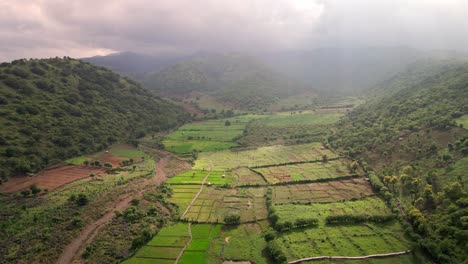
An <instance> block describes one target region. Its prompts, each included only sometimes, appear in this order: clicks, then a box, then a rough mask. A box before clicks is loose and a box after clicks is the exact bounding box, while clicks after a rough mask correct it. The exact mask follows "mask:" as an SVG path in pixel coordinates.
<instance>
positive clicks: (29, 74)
mask: <svg viewBox="0 0 468 264" xmlns="http://www.w3.org/2000/svg"><path fill="white" fill-rule="evenodd" d="M0 106H1V110H0V176H1V177H7V176H11V175H16V174H22V173H27V172H36V171H37V170H39V169H41V168H43V167H45V166H47V165H48V164H52V163H56V162H58V161H62V160H64V159H66V158H69V157H73V156H78V155H80V154H83V153H90V152H94V151H98V150H101V149H103V148H105V147H106V146H108V145H110V144H112V143H116V142H122V141H127V140H128V139H131V138H138V137H142V136H144V135H145V134H146V133H148V132H150V131H151V132H154V131H161V130H164V129H168V128H171V127H174V126H176V125H177V124H179V123H181V122H182V121H183V119H184V118H185V116H184V115H183V114H182V112H181V110H180V109H179V108H178V107H176V106H174V105H172V104H170V103H168V102H166V101H164V100H162V99H161V98H158V97H154V96H152V95H151V94H150V93H149V92H148V91H146V90H145V89H143V88H141V87H140V86H139V85H138V84H136V83H135V82H133V81H132V80H130V79H126V78H122V77H120V76H119V75H117V74H115V73H113V72H111V71H109V70H106V69H104V68H98V67H95V66H92V65H91V64H88V63H84V62H81V61H79V60H74V59H70V58H63V59H59V58H53V59H43V60H16V61H13V62H12V63H2V64H1V65H0Z"/></svg>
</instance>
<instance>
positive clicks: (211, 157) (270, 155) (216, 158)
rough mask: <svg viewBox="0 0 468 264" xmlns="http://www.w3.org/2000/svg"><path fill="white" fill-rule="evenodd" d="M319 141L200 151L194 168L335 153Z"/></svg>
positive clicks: (295, 159) (312, 158)
mask: <svg viewBox="0 0 468 264" xmlns="http://www.w3.org/2000/svg"><path fill="white" fill-rule="evenodd" d="M321 148H322V144H321V143H310V144H303V145H292V146H270V147H260V148H257V149H253V150H244V151H230V150H223V151H217V152H209V153H200V154H199V155H198V159H197V160H196V161H195V166H194V169H198V170H200V169H201V170H203V169H208V168H210V166H211V164H213V170H218V171H219V170H225V169H232V168H238V167H256V166H265V165H280V164H285V163H289V162H303V161H316V160H317V161H318V160H321V159H322V156H323V155H327V157H328V158H329V159H332V158H336V157H337V155H336V154H335V153H333V152H331V151H330V150H328V149H321Z"/></svg>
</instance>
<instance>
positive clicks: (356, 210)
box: [273, 197, 392, 227]
mask: <svg viewBox="0 0 468 264" xmlns="http://www.w3.org/2000/svg"><path fill="white" fill-rule="evenodd" d="M273 209H274V211H275V214H276V215H277V216H278V223H280V224H284V223H285V222H291V223H294V222H295V221H297V220H298V219H309V218H316V219H318V220H319V225H320V226H321V227H322V226H324V225H325V221H326V218H327V217H328V216H350V217H353V216H368V217H376V216H377V217H391V216H392V212H391V210H390V209H389V208H388V207H387V205H386V204H385V202H384V201H383V200H382V199H380V198H378V197H366V198H363V199H360V200H352V201H344V202H332V203H312V204H308V205H302V204H283V205H275V206H274V207H273Z"/></svg>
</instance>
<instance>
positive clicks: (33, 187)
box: [29, 184, 41, 195]
mask: <svg viewBox="0 0 468 264" xmlns="http://www.w3.org/2000/svg"><path fill="white" fill-rule="evenodd" d="M29 189H30V190H31V193H32V194H33V195H35V194H38V193H40V192H41V188H39V187H38V186H37V185H36V184H33V185H31V186H30V187H29Z"/></svg>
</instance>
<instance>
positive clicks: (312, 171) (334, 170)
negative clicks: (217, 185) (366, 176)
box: [254, 159, 362, 184]
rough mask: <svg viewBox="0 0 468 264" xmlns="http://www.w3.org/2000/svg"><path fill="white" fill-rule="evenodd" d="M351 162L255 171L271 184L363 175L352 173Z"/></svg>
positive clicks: (313, 163) (314, 163) (359, 172)
mask: <svg viewBox="0 0 468 264" xmlns="http://www.w3.org/2000/svg"><path fill="white" fill-rule="evenodd" d="M349 163H350V161H348V160H345V159H339V160H330V161H328V162H325V163H324V162H312V163H302V164H293V165H284V166H272V167H265V168H257V169H254V170H255V171H256V172H258V173H260V174H262V175H263V176H264V177H265V178H266V179H267V180H268V182H269V183H271V184H275V183H282V182H293V181H317V180H325V179H334V178H340V177H344V176H350V175H357V174H362V171H361V170H358V171H351V170H350V169H349V168H348V165H349Z"/></svg>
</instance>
